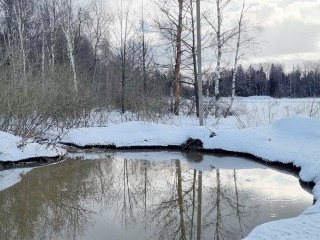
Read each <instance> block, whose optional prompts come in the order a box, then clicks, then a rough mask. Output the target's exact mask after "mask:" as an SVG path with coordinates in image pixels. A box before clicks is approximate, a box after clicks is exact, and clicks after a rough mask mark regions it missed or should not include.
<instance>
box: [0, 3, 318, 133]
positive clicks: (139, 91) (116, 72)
mask: <svg viewBox="0 0 320 240" xmlns="http://www.w3.org/2000/svg"><path fill="white" fill-rule="evenodd" d="M129 2H130V1H129ZM207 4H208V6H207V7H206V8H205V9H209V10H208V11H207V10H203V13H202V15H201V21H202V23H203V26H204V27H203V30H202V34H203V36H202V42H203V44H202V51H203V54H204V56H205V58H206V61H204V65H203V75H202V77H203V94H204V95H205V96H208V97H212V98H213V99H214V100H215V102H216V105H218V104H219V99H220V97H233V98H234V97H235V96H251V95H269V96H272V97H276V98H282V97H316V96H319V95H320V80H319V78H320V73H319V70H320V62H309V63H301V64H302V65H301V66H296V67H295V68H293V70H292V71H285V70H284V67H283V66H282V65H279V64H272V63H262V64H256V65H250V66H246V67H244V66H245V65H241V64H242V62H245V61H244V60H245V55H247V54H248V52H250V51H251V50H252V48H254V46H256V45H257V44H259V43H258V42H257V41H256V38H255V35H256V34H258V33H259V31H261V27H259V26H254V25H253V24H252V23H251V22H250V19H247V13H248V11H250V6H247V5H246V3H245V1H243V2H242V1H239V2H235V1H231V0H215V1H208V3H207ZM235 9H237V11H236V13H237V14H234V12H235ZM153 11H154V12H153ZM0 13H1V14H0V16H1V19H0V26H1V28H0V50H1V55H0V86H1V88H0V130H2V131H8V132H12V133H14V134H16V135H19V136H23V137H30V136H35V135H36V134H39V133H44V132H46V131H47V130H48V129H52V128H58V129H60V128H71V127H74V126H84V125H86V124H87V122H86V119H88V118H90V117H91V116H92V114H95V116H96V115H97V112H99V113H106V112H108V111H110V110H117V111H119V112H121V113H125V112H128V111H130V112H134V113H137V114H139V116H141V118H142V119H147V118H153V117H155V116H159V115H165V114H169V113H170V112H171V113H174V114H176V115H178V114H179V113H180V114H184V113H185V112H188V113H190V112H192V111H193V110H192V109H191V110H190V109H188V110H187V111H182V109H181V107H180V101H181V99H189V100H191V102H192V101H194V102H198V94H197V90H198V85H197V56H196V52H197V45H196V37H197V32H196V30H197V27H196V20H195V2H194V1H187V0H174V1H168V0H154V1H152V2H148V6H144V5H143V4H142V5H141V6H139V7H137V6H133V3H131V4H130V3H128V1H117V3H116V4H115V6H111V4H109V5H108V4H104V3H102V2H99V1H95V0H93V1H91V2H89V1H85V4H83V1H82V2H81V3H80V2H76V1H72V0H1V1H0ZM252 46H253V47H252ZM195 105H196V106H198V104H195ZM190 108H191V106H190ZM217 109H218V108H216V110H217ZM197 113H198V109H197V111H193V112H192V114H197Z"/></svg>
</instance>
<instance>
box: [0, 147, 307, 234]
mask: <svg viewBox="0 0 320 240" xmlns="http://www.w3.org/2000/svg"><path fill="white" fill-rule="evenodd" d="M71 157H73V158H75V157H77V158H79V157H80V159H77V160H75V159H71V158H70V159H68V160H66V161H63V162H61V163H58V164H54V165H51V166H46V167H39V168H35V169H33V170H32V171H31V172H29V173H28V174H26V175H25V176H23V177H22V180H21V182H19V183H17V184H16V185H14V186H12V187H10V188H8V189H5V190H3V191H1V192H0V208H1V209H0V239H3V240H5V239H10V240H11V239H21V240H22V239H23V240H29V239H81V240H100V239H101V240H105V239H107V240H142V239H152V240H153V239H197V236H198V237H199V238H201V239H242V238H243V237H245V236H246V235H248V234H249V232H250V231H251V230H252V229H253V228H254V227H255V226H257V225H260V224H262V223H265V222H268V221H273V220H277V219H281V218H289V217H295V216H297V215H299V214H300V213H301V212H303V210H304V209H306V208H307V207H308V206H310V205H311V204H312V201H313V198H312V195H311V194H310V193H308V192H307V191H306V190H304V189H303V188H302V187H301V186H300V184H299V181H298V179H297V178H296V177H295V176H293V175H292V174H289V173H286V172H281V171H279V170H274V169H270V168H266V167H265V166H264V165H261V164H259V163H256V162H252V161H249V160H246V159H243V158H235V157H218V156H212V155H199V154H185V153H179V152H156V153H154V152H127V153H125V152H117V153H102V152H100V153H95V154H74V155H73V156H71Z"/></svg>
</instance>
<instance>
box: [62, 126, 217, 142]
mask: <svg viewBox="0 0 320 240" xmlns="http://www.w3.org/2000/svg"><path fill="white" fill-rule="evenodd" d="M210 133H211V132H210V130H208V129H207V128H205V127H177V126H172V125H164V124H153V123H144V122H137V121H134V122H127V123H121V124H116V125H112V126H110V127H105V128H96V127H92V128H79V129H72V130H70V131H69V132H68V133H67V134H66V135H65V136H64V137H63V138H62V140H61V142H62V143H72V144H75V145H77V146H80V147H85V146H94V145H102V146H104V145H107V146H108V145H114V146H116V147H127V146H128V147H132V146H162V147H163V146H169V145H177V146H179V145H181V144H182V143H184V142H185V141H187V140H188V139H189V138H193V139H203V138H206V137H208V136H209V135H210Z"/></svg>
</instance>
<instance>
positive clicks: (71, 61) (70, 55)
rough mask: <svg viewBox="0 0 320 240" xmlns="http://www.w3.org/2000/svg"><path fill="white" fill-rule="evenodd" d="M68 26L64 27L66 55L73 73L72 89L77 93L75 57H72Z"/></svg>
mask: <svg viewBox="0 0 320 240" xmlns="http://www.w3.org/2000/svg"><path fill="white" fill-rule="evenodd" d="M70 31H71V30H70V26H68V27H67V28H66V29H65V36H66V40H67V49H68V55H69V61H70V65H71V69H72V73H73V90H74V91H75V92H76V93H78V91H79V89H78V79H77V72H76V64H75V59H74V54H73V51H74V48H73V43H72V38H71V33H70Z"/></svg>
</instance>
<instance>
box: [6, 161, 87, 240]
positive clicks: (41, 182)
mask: <svg viewBox="0 0 320 240" xmlns="http://www.w3.org/2000/svg"><path fill="white" fill-rule="evenodd" d="M89 173H90V165H88V166H86V167H83V166H82V164H79V163H77V164H73V163H71V162H68V163H60V164H56V165H52V166H50V167H43V168H37V169H34V170H33V171H32V172H30V174H27V175H26V176H24V177H23V180H22V181H21V182H20V183H18V184H16V185H14V186H13V187H11V188H9V189H6V190H5V191H2V192H1V194H0V239H24V240H27V239H56V238H59V236H61V233H63V234H64V235H65V236H67V237H68V238H69V239H75V238H76V237H77V236H79V235H82V232H83V229H84V227H85V226H86V225H87V224H89V223H90V217H91V215H92V212H91V211H90V210H89V209H87V208H86V207H85V206H84V204H83V202H84V200H85V199H86V196H87V195H90V193H89V191H90V189H89V188H86V187H85V186H84V185H82V184H81V182H82V179H83V176H87V175H88V174H89Z"/></svg>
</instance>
